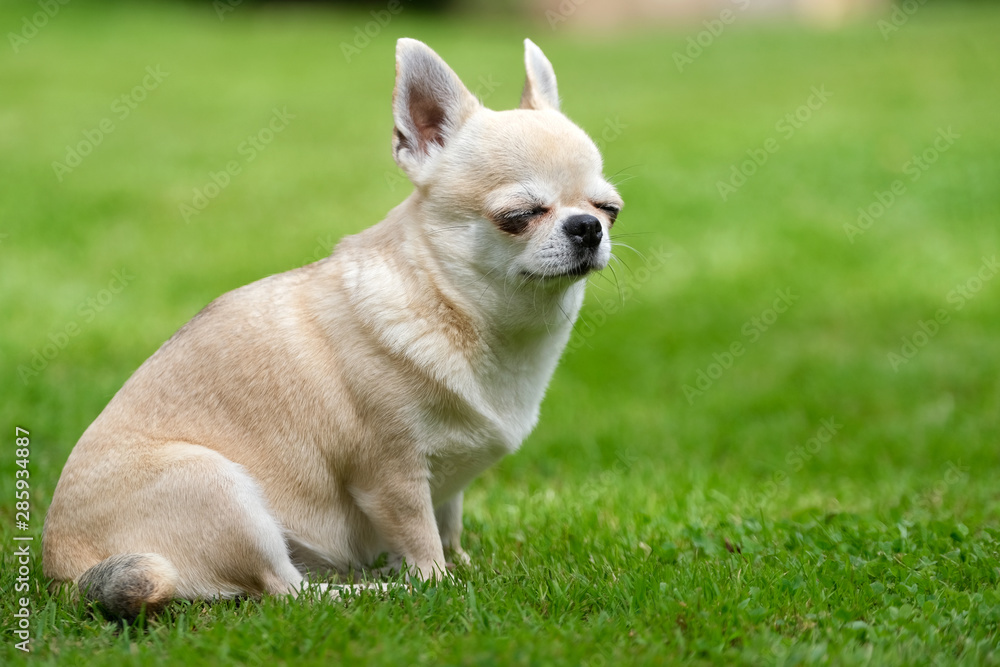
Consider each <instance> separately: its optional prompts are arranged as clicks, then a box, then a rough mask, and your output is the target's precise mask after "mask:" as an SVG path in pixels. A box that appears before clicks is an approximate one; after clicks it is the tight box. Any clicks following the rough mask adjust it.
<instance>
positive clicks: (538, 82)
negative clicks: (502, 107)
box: [521, 39, 559, 111]
mask: <svg viewBox="0 0 1000 667" xmlns="http://www.w3.org/2000/svg"><path fill="white" fill-rule="evenodd" d="M524 68H525V69H526V70H527V71H528V78H527V79H526V80H525V82H524V92H522V93H521V108H522V109H539V110H540V109H555V110H556V111H558V110H559V89H558V88H557V87H556V72H555V70H553V69H552V63H550V62H549V59H548V58H546V57H545V54H544V53H542V50H541V49H540V48H538V47H537V46H535V43H534V42H532V41H531V40H530V39H526V40H524Z"/></svg>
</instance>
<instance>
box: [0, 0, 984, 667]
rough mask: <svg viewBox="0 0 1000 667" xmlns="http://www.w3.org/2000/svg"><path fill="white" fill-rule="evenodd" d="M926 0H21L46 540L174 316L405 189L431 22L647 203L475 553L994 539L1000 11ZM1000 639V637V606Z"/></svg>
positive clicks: (11, 262)
mask: <svg viewBox="0 0 1000 667" xmlns="http://www.w3.org/2000/svg"><path fill="white" fill-rule="evenodd" d="M590 1H591V2H596V1H597V0H590ZM577 4H579V3H577ZM908 6H909V5H908ZM912 6H913V7H917V9H915V10H914V11H913V12H911V13H908V14H905V15H901V14H896V15H895V16H896V18H895V19H893V18H892V17H893V11H894V10H893V8H892V7H884V8H882V9H880V10H879V11H877V12H876V13H872V14H868V13H849V15H847V16H845V17H843V18H842V19H838V20H837V21H836V25H833V23H832V22H831V21H827V20H820V21H817V20H809V21H804V22H800V21H797V20H793V18H792V17H789V16H780V17H777V18H774V19H773V20H765V18H762V17H760V16H750V14H745V15H744V14H741V13H739V11H738V7H739V3H729V4H728V5H720V6H719V7H720V8H721V9H719V10H718V11H716V10H715V9H714V8H713V10H712V11H710V12H707V13H704V14H703V15H699V16H694V17H690V16H689V17H687V20H685V21H682V22H669V21H664V22H661V21H652V20H649V21H646V20H644V21H639V22H636V21H628V20H623V21H621V22H613V21H609V22H607V24H602V23H601V22H600V21H598V22H597V23H594V22H593V21H589V20H584V18H583V14H582V12H583V11H584V10H583V9H581V10H580V12H581V14H580V15H579V16H578V15H577V14H576V12H575V11H567V12H566V13H565V14H560V15H559V16H560V18H561V19H565V20H559V21H555V22H553V20H552V16H551V15H550V16H548V17H546V15H545V14H544V12H543V11H541V12H540V11H535V12H534V14H533V15H532V16H528V17H525V16H517V15H507V14H504V15H500V16H497V15H495V14H490V15H489V16H486V17H484V16H480V15H478V14H476V13H475V12H473V11H458V10H455V11H449V12H444V13H434V12H431V11H428V10H426V9H420V8H418V7H417V6H416V5H413V6H411V5H410V4H409V3H405V2H404V3H403V4H402V5H401V11H399V12H398V13H394V14H381V13H380V12H383V11H388V9H387V7H389V5H388V4H387V3H374V4H372V5H364V6H361V7H358V6H347V7H345V6H340V5H335V6H332V7H331V6H323V5H297V4H287V5H286V4H282V5H275V4H265V5H256V4H249V3H247V4H242V3H234V4H232V5H227V6H226V7H225V9H227V10H228V9H232V11H223V10H220V7H219V6H218V3H216V5H212V4H210V3H197V4H196V3H189V4H172V3H132V4H128V5H118V4H111V3H109V4H102V3H84V2H80V1H79V0H75V1H73V2H69V3H67V4H65V5H58V11H57V12H55V13H54V14H52V15H51V16H49V17H48V18H47V19H46V20H45V22H44V25H42V27H40V28H38V29H37V30H36V34H32V35H31V36H30V37H25V35H26V34H27V33H30V32H31V31H30V29H28V28H26V25H25V23H24V21H25V20H29V19H27V18H26V17H32V16H33V15H35V14H36V13H37V12H39V11H42V10H41V9H39V7H40V5H39V4H37V3H5V4H4V5H2V6H0V24H2V25H3V26H4V33H5V35H6V40H5V43H4V44H3V45H0V46H2V48H0V267H2V269H0V280H2V289H0V314H2V316H3V326H2V328H0V359H2V364H3V366H2V368H3V374H4V380H5V381H4V384H3V388H2V389H0V416H2V418H0V423H2V424H5V425H6V426H5V428H9V430H10V432H11V435H10V438H8V440H10V442H11V443H12V442H13V426H14V425H18V426H22V427H24V428H28V429H30V431H31V434H32V438H33V440H32V443H33V444H32V454H31V466H32V477H31V480H32V500H33V509H34V513H33V515H32V517H33V518H32V521H33V530H35V531H36V533H37V531H40V529H41V519H42V513H43V511H44V509H45V507H46V506H47V505H48V502H49V499H50V498H51V494H52V490H53V488H54V485H55V482H56V480H57V478H58V474H59V471H60V469H61V466H62V465H63V463H64V462H65V460H66V457H67V456H68V454H69V451H70V449H71V447H72V445H73V444H74V442H75V441H76V439H77V438H78V437H79V435H80V434H81V433H82V431H83V430H84V429H85V428H86V426H87V425H88V424H89V423H90V421H92V420H93V419H94V417H96V415H97V414H98V413H99V412H100V410H101V409H102V408H103V406H104V405H105V404H106V403H107V401H108V400H109V399H110V398H111V396H112V395H113V394H114V392H115V391H117V389H118V388H119V387H120V386H121V385H122V383H123V382H124V381H125V380H126V379H127V378H128V377H129V375H130V374H131V373H132V372H133V371H134V370H135V368H137V367H138V365H139V364H140V363H141V362H142V361H143V360H144V359H145V358H147V357H148V356H149V355H150V354H152V353H153V352H154V351H155V350H156V348H157V347H158V346H159V345H160V344H161V343H162V342H163V341H165V340H166V339H167V338H168V337H169V336H170V335H171V334H172V333H173V332H174V331H176V330H177V329H178V328H179V327H180V326H181V325H183V324H184V323H185V322H186V321H187V320H188V319H189V318H190V317H192V316H193V315H194V314H195V313H196V312H198V310H200V309H201V308H202V307H204V306H205V305H206V304H207V303H208V302H209V301H211V300H212V299H214V298H215V297H216V296H218V295H220V294H221V293H223V292H225V291H227V290H230V289H233V288H235V287H238V286H240V285H244V284H246V283H248V282H251V281H253V280H256V279H258V278H261V277H263V276H266V275H269V274H273V273H276V272H280V271H284V270H288V269H290V268H293V267H296V266H300V265H302V264H304V263H307V262H309V261H312V260H314V259H317V258H319V257H322V256H324V255H325V254H327V253H328V252H329V251H330V249H331V248H332V247H333V245H334V244H335V243H336V241H337V239H339V238H340V237H342V236H344V235H345V234H349V233H352V232H355V231H358V230H360V229H363V228H365V227H368V226H370V225H371V224H374V223H375V222H377V221H379V220H380V219H381V218H382V217H383V215H384V214H385V213H386V212H387V211H388V210H389V209H390V208H391V207H392V206H394V205H395V204H397V203H398V202H399V201H401V200H402V199H403V198H404V197H405V196H406V195H407V194H408V193H409V191H410V185H409V184H408V182H406V180H405V178H404V177H403V176H402V175H401V173H400V172H399V171H398V170H397V169H396V167H395V165H394V164H393V162H392V158H391V155H390V149H389V147H390V136H391V130H392V119H391V113H390V98H391V91H392V86H393V77H394V66H393V58H394V56H393V51H394V47H395V40H396V39H397V38H398V37H402V36H409V37H415V38H418V39H421V40H423V41H425V42H427V43H428V44H429V45H430V46H431V47H432V48H434V49H435V50H437V51H438V53H439V54H440V55H441V56H442V57H443V58H444V59H445V60H446V61H447V62H448V63H449V64H450V65H451V66H452V67H453V68H454V69H455V70H456V71H457V72H458V74H459V75H460V76H461V77H462V78H463V80H464V81H465V82H466V84H467V85H468V87H469V88H470V90H472V91H474V92H475V93H477V94H478V95H479V96H480V97H481V98H482V99H483V100H484V102H485V103H486V105H487V106H490V107H492V108H498V109H503V108H511V107H514V106H516V104H517V102H518V98H519V95H520V90H521V86H522V84H523V77H524V73H523V65H522V62H523V61H522V58H523V56H522V48H523V47H522V44H521V41H522V40H523V38H524V37H530V38H531V39H533V40H534V41H535V42H536V43H538V44H539V45H540V46H541V47H542V49H543V50H544V51H545V52H546V54H547V55H548V57H549V59H550V60H551V61H552V63H553V64H554V66H555V70H556V73H557V76H558V80H559V90H560V94H561V97H562V103H563V110H564V111H565V112H566V114H567V115H568V116H569V117H570V118H571V119H573V120H574V121H576V122H577V123H578V124H580V125H581V126H582V127H583V128H584V129H585V130H587V131H588V132H589V133H590V134H591V136H593V137H594V138H595V139H597V140H598V141H599V143H600V145H601V148H602V150H603V152H604V154H605V164H606V172H607V173H608V174H609V176H610V177H611V178H612V180H613V181H614V182H616V183H618V184H619V189H620V191H621V193H622V195H623V197H624V199H625V202H626V208H625V211H624V212H623V213H622V215H621V217H620V218H619V223H618V224H617V225H616V226H615V232H616V235H615V237H614V238H615V239H616V240H617V241H618V242H619V243H621V244H627V246H630V247H626V246H625V245H621V246H619V247H618V248H617V249H616V254H617V256H618V257H619V258H620V260H621V262H620V263H617V264H615V265H614V275H612V273H611V271H606V272H605V274H604V275H602V276H599V277H594V278H591V279H590V287H589V294H588V301H587V305H586V306H585V309H584V311H583V315H582V318H581V321H580V322H579V323H578V326H577V331H576V334H575V335H574V339H573V341H572V343H571V349H570V350H569V351H568V352H567V354H566V356H565V357H564V359H563V362H562V363H561V365H560V367H559V369H558V370H557V372H556V376H555V378H554V381H553V383H552V385H551V387H550V391H549V393H548V395H547V398H546V401H545V404H544V405H543V410H542V420H541V424H540V426H539V428H538V429H537V430H536V432H535V433H534V434H533V435H532V436H531V438H530V439H529V440H528V441H527V442H526V443H525V445H524V447H523V449H522V451H521V452H520V453H518V454H517V455H516V456H513V457H510V458H508V459H507V460H505V461H504V462H503V463H502V464H501V465H499V466H498V467H497V468H496V469H494V470H492V471H490V472H489V473H487V474H486V475H485V476H484V477H483V478H482V479H481V480H479V481H477V482H475V483H474V484H473V486H472V487H471V489H470V492H469V495H468V498H469V500H468V505H469V510H468V517H467V530H468V531H469V532H470V540H472V542H473V544H474V545H475V548H479V549H481V550H486V549H487V546H488V545H486V544H485V542H484V543H480V542H477V540H480V539H482V540H492V539H494V537H495V535H496V531H498V530H500V528H498V526H504V525H506V526H507V529H506V530H509V531H513V532H512V533H504V532H503V531H502V530H501V535H507V536H508V537H509V535H510V534H513V535H514V538H516V537H517V535H518V534H519V531H521V530H525V531H527V530H528V528H527V527H524V528H518V527H517V526H518V525H519V523H521V524H524V525H525V526H530V525H532V524H531V520H529V519H527V518H525V517H524V516H522V517H520V518H518V517H515V516H508V509H509V508H518V509H516V510H514V509H510V512H513V513H515V514H517V513H525V514H527V515H530V516H533V517H535V519H536V520H538V521H540V522H541V525H549V524H548V523H547V522H551V521H558V518H557V517H559V516H561V515H562V513H564V512H566V511H567V508H570V509H572V508H576V509H577V510H579V509H580V508H581V507H583V508H588V511H591V510H592V511H593V512H595V513H596V514H593V516H592V518H593V521H594V525H596V526H599V530H603V531H606V532H605V533H602V534H605V535H606V536H607V537H608V539H612V537H611V536H613V535H616V534H618V533H619V531H620V532H622V533H628V534H629V537H628V540H629V542H630V544H631V545H632V550H633V551H634V550H635V544H636V543H637V542H641V543H642V544H643V545H644V546H645V545H652V546H650V547H647V548H649V549H651V550H652V552H653V556H652V557H656V555H657V554H658V553H661V552H663V551H664V550H665V551H666V552H669V553H671V554H674V555H673V556H671V557H670V558H676V553H677V550H678V549H679V550H680V552H681V553H682V554H683V553H685V550H689V551H691V550H693V551H692V553H693V552H696V551H697V549H698V548H700V547H697V545H696V542H697V540H695V539H693V538H691V537H690V533H689V532H688V533H684V532H683V530H684V529H690V528H691V526H709V527H711V526H713V525H717V524H718V522H722V521H724V522H732V521H735V522H736V523H740V522H741V521H742V520H743V519H744V518H747V517H756V520H763V521H765V522H767V521H780V520H785V519H788V520H799V519H801V518H802V517H804V516H813V515H814V514H815V515H819V516H823V515H830V514H839V513H850V514H851V515H852V516H855V515H856V516H860V517H861V521H862V523H864V524H865V525H870V526H882V528H885V526H887V525H888V526H890V529H889V530H894V529H892V528H891V526H893V525H894V524H895V522H896V521H900V520H904V519H905V521H908V522H911V524H912V523H913V522H916V523H919V522H921V521H929V520H931V519H934V520H940V521H943V522H944V523H945V524H947V525H948V526H955V525H962V526H963V527H965V528H966V530H971V531H972V534H973V535H987V536H990V535H993V536H995V535H996V528H997V520H998V518H1000V516H998V514H1000V513H998V508H1000V504H998V499H1000V485H998V484H997V482H996V480H997V479H1000V335H998V325H1000V298H998V297H1000V279H998V276H997V272H998V270H1000V269H998V268H997V266H996V257H997V255H998V250H1000V187H998V184H1000V123H998V122H997V119H998V115H997V109H998V108H1000V86H998V85H997V82H998V81H1000V42H998V40H997V38H996V36H997V34H1000V8H998V7H997V6H996V5H995V4H991V3H975V4H962V3H934V2H928V3H926V4H921V5H919V6H918V5H916V4H914V5H912ZM567 7H569V5H567ZM581 7H583V5H581ZM727 8H728V10H729V11H732V12H734V13H733V20H732V21H731V22H724V21H722V22H721V24H720V23H713V21H716V20H719V21H721V16H722V15H721V14H720V11H722V10H725V9H727ZM895 11H898V8H897V9H896V10H895ZM372 12H375V14H372ZM386 16H389V17H390V18H388V19H386V18H385V17H386ZM900 17H902V18H900ZM577 19H579V20H577ZM373 21H374V22H375V23H372V22H373ZM705 21H708V23H705ZM886 21H890V23H889V24H887V23H885V22H886ZM892 21H895V23H892ZM720 25H721V26H722V27H720ZM373 26H374V27H373ZM887 26H890V27H887ZM366 29H367V30H368V34H367V35H364V31H365V30H366ZM11 35H14V36H15V37H13V38H12V37H11ZM362 35H364V37H362ZM18 37H20V38H21V39H18ZM692 45H694V46H692ZM268 129H270V130H271V131H270V132H268V131H267V130H268ZM74 155H75V156H76V157H74ZM234 165H235V166H234ZM227 170H228V173H227ZM734 352H735V354H734ZM893 355H896V356H893ZM11 446H12V445H11ZM7 449H8V450H9V449H10V448H7ZM13 470H14V467H13V462H12V457H11V456H9V455H8V456H5V457H3V458H2V460H0V491H2V493H3V494H4V495H3V497H4V500H3V501H2V502H0V518H2V519H3V521H4V524H5V526H4V530H5V531H8V532H10V531H12V529H10V528H8V526H9V525H12V523H13V513H14V512H13V501H8V500H7V499H8V498H13ZM551 492H554V493H556V494H557V497H558V498H559V499H560V500H559V503H560V504H557V505H556V506H555V507H550V506H549V505H547V504H546V502H545V501H544V499H545V498H546V497H549V498H550V499H551V497H550V496H546V494H547V493H551ZM603 503H607V504H606V505H604V504H603ZM532 513H534V514H532ZM587 516H591V515H590V514H588V515H587ZM901 517H902V518H901ZM505 522H506V523H505ZM630 526H631V528H629V527H630ZM636 526H639V527H640V528H641V529H638V528H636ZM580 530H585V528H583V527H581V528H580ZM873 530H874V529H873ZM878 530H881V529H878ZM948 530H951V529H950V528H949V529H948ZM636 531H638V532H636ZM643 531H646V532H645V533H644V532H643ZM649 531H652V535H653V536H652V537H649V536H648V535H647V533H648V532H649ZM982 531H986V532H982ZM946 532H947V531H946ZM6 534H7V533H5V535H6ZM716 537H717V538H718V540H717V541H716V544H717V545H721V544H722V542H721V539H722V538H721V537H719V536H718V535H717V534H716ZM514 538H512V539H514ZM496 539H498V540H501V542H500V543H498V544H494V545H493V547H495V548H496V549H497V552H496V553H502V552H504V550H505V549H508V548H509V547H510V545H509V544H505V543H503V542H502V537H498V538H496ZM522 539H523V535H522ZM553 539H555V538H554V537H553ZM712 539H715V538H712ZM990 539H992V538H990ZM728 544H729V543H728V542H726V545H728ZM558 548H559V547H558V541H556V542H554V545H553V548H552V550H551V551H550V552H548V553H547V554H546V555H545V559H546V560H548V561H558V560H559V558H560V555H559V553H558ZM991 548H992V552H991V553H992V554H993V555H994V556H995V555H996V546H995V543H993V547H991ZM480 555H481V556H482V552H480ZM474 559H475V555H474ZM668 560H669V558H668ZM990 573H992V574H990ZM655 576H661V575H655ZM983 576H984V577H986V581H987V582H989V583H990V585H991V586H993V587H994V588H995V585H996V580H997V576H998V575H997V572H996V568H995V567H994V568H992V569H990V568H989V567H987V568H986V570H985V574H984V575H983ZM990 577H992V579H990ZM955 585H956V586H959V588H961V586H960V585H959V584H955ZM963 585H966V586H968V587H969V590H970V591H971V590H972V589H973V588H975V586H972V585H971V584H969V583H968V582H966V583H965V584H963ZM998 609H1000V606H998ZM979 632H980V634H979V635H976V636H978V637H980V638H982V637H986V638H987V639H988V640H989V641H991V642H995V638H996V620H995V619H994V620H993V621H992V626H990V625H988V624H987V625H986V626H983V627H982V628H980V630H979ZM844 641H847V640H844ZM993 645H994V646H995V644H993ZM942 650H944V649H942ZM949 650H950V649H949ZM677 655H678V656H685V655H687V656H688V657H690V655H693V654H687V653H684V651H683V650H682V651H681V652H680V653H678V654H677ZM994 655H995V654H994ZM994 660H995V657H994Z"/></svg>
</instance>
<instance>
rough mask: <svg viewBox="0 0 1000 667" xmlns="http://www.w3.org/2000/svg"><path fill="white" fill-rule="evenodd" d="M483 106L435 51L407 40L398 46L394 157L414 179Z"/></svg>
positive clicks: (394, 101) (422, 44) (400, 42)
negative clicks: (426, 163)
mask: <svg viewBox="0 0 1000 667" xmlns="http://www.w3.org/2000/svg"><path fill="white" fill-rule="evenodd" d="M480 106H481V105H480V104H479V100H477V99H476V98H475V96H474V95H473V94H472V93H470V92H469V90H468V89H467V88H466V87H465V85H464V84H463V83H462V82H461V80H459V78H458V75H457V74H455V72H453V71H452V69H451V68H450V67H448V65H447V64H445V62H444V61H443V60H441V57H440V56H439V55H438V54H436V53H434V51H432V50H431V48H430V47H429V46H427V45H426V44H424V43H423V42H419V41H417V40H415V39H407V38H405V37H404V38H402V39H400V40H399V41H398V42H396V87H395V89H394V90H393V92H392V115H393V119H394V120H395V122H396V127H395V129H394V130H393V133H392V156H393V158H394V159H395V160H396V164H398V165H399V167H400V168H401V169H402V170H403V171H404V172H406V174H407V175H408V176H409V177H410V179H411V180H414V179H416V178H417V176H418V174H419V173H420V170H421V167H422V166H423V165H424V163H425V162H426V161H427V159H428V158H430V157H431V156H433V155H435V154H436V153H437V152H438V151H440V150H441V148H442V147H443V146H444V145H445V144H447V143H448V141H449V140H450V139H451V137H452V136H454V134H455V132H456V131H457V130H458V129H459V128H460V127H461V126H462V124H463V123H465V121H466V119H468V117H469V116H471V115H472V114H473V113H474V112H475V111H476V109H478V108H479V107H480Z"/></svg>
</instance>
